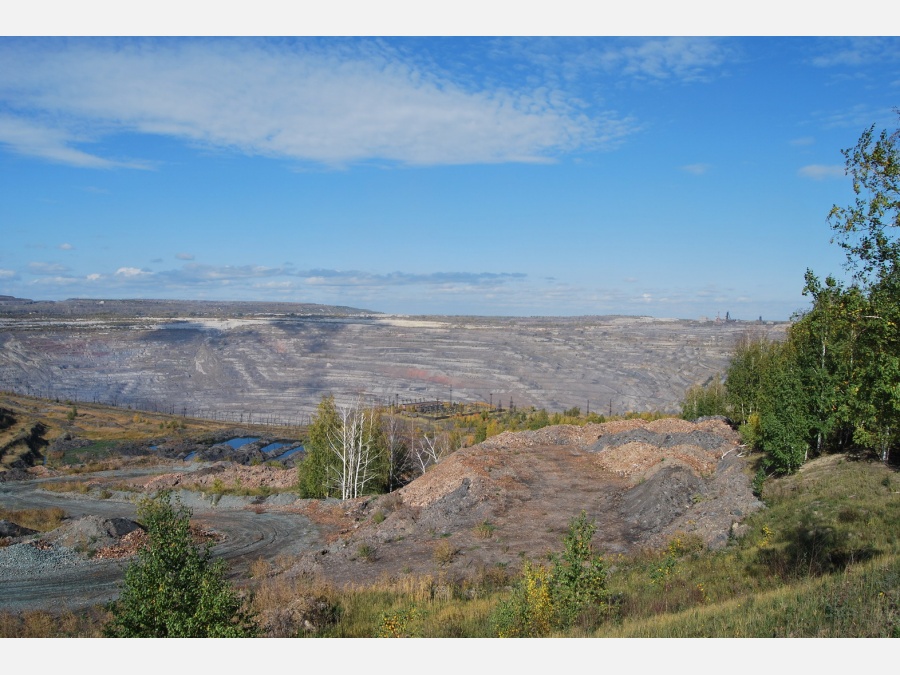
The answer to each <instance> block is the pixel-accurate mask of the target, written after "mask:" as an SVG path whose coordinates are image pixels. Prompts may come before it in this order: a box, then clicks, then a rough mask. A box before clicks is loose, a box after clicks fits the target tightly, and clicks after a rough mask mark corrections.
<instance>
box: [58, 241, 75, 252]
mask: <svg viewBox="0 0 900 675" xmlns="http://www.w3.org/2000/svg"><path fill="white" fill-rule="evenodd" d="M58 248H59V249H60V250H61V251H72V250H74V249H75V247H74V246H72V244H70V243H68V242H66V243H65V244H60V245H59V247H58Z"/></svg>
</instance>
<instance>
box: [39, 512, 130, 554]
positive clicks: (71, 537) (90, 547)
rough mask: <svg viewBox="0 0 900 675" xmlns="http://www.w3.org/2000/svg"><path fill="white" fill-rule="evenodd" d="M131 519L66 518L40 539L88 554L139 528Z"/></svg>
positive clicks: (110, 544)
mask: <svg viewBox="0 0 900 675" xmlns="http://www.w3.org/2000/svg"><path fill="white" fill-rule="evenodd" d="M140 527H141V526H140V525H138V524H137V523H136V522H134V521H133V520H128V519H127V518H101V517H99V516H85V517H84V518H76V519H73V520H68V521H66V522H64V523H63V524H62V525H60V526H59V527H57V528H56V529H55V530H53V531H52V532H47V533H46V534H44V535H43V536H42V537H41V541H42V542H45V543H47V544H53V545H56V546H65V547H67V548H72V549H75V550H76V551H78V552H79V553H84V554H86V555H88V556H92V555H94V554H95V553H96V552H97V551H99V550H100V549H102V548H106V547H108V546H112V545H113V544H115V543H116V542H117V541H118V540H119V539H120V538H121V537H123V536H125V535H127V534H128V533H129V532H133V531H135V530H138V529H140Z"/></svg>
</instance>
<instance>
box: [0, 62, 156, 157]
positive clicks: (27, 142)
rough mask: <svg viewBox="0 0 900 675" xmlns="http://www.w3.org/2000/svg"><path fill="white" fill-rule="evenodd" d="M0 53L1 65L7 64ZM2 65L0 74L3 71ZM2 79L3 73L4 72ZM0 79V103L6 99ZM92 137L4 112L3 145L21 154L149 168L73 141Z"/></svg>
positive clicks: (1, 122) (0, 134)
mask: <svg viewBox="0 0 900 675" xmlns="http://www.w3.org/2000/svg"><path fill="white" fill-rule="evenodd" d="M2 57H3V55H2V54H0V65H2V63H3V58H2ZM2 70H3V69H2V67H0V73H2ZM0 78H2V75H0ZM3 88H4V87H3V83H2V81H0V102H2V100H3V99H5V98H6V96H5V95H4V94H5V93H6V92H4V91H3ZM85 140H88V139H87V138H85V137H84V136H82V135H81V134H79V133H77V132H76V131H74V130H73V128H72V127H71V126H70V127H69V128H67V129H66V128H61V127H58V126H55V123H54V125H50V124H47V123H42V122H37V121H35V120H31V119H24V118H22V117H12V116H10V115H2V114H0V144H3V145H6V146H8V147H9V148H10V149H12V150H13V151H14V152H17V153H19V154H21V155H32V156H34V157H40V158H41V159H46V160H49V161H51V162H56V163H59V164H69V165H71V166H79V167H84V168H89V169H112V168H116V167H128V168H146V164H142V163H140V162H117V161H113V160H110V159H104V158H102V157H98V156H96V155H92V154H90V153H88V152H84V151H82V150H78V149H76V148H74V147H72V146H73V144H75V143H78V142H80V141H85Z"/></svg>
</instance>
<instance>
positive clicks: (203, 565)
mask: <svg viewBox="0 0 900 675" xmlns="http://www.w3.org/2000/svg"><path fill="white" fill-rule="evenodd" d="M138 515H139V517H140V518H141V520H142V521H143V524H144V526H145V528H146V530H147V536H148V543H147V545H146V546H145V547H144V548H142V549H141V551H140V552H139V553H138V560H137V561H135V562H134V563H132V564H131V565H129V567H128V569H127V570H126V571H125V585H124V588H123V589H122V594H121V595H120V597H119V599H118V601H116V602H115V603H114V604H112V605H111V607H110V610H111V612H112V615H113V618H112V620H111V621H110V622H109V623H108V624H107V625H106V627H105V628H104V634H105V635H106V636H107V637H252V636H254V635H255V634H256V632H257V628H256V624H255V622H254V620H253V617H251V616H250V615H249V614H248V613H247V612H246V611H245V610H244V609H243V606H242V602H241V599H240V597H238V595H237V593H236V592H235V590H234V589H233V588H232V587H231V585H230V584H229V583H228V581H227V580H226V579H225V565H224V563H223V562H222V561H220V560H216V561H214V560H212V559H211V558H212V553H211V550H210V548H211V547H210V545H209V544H206V545H205V546H203V547H201V546H199V545H198V544H196V543H195V542H194V540H193V538H192V536H191V531H190V511H189V510H188V509H187V507H185V506H183V505H182V504H181V503H180V502H179V501H177V500H176V501H175V503H174V504H173V503H172V502H171V500H170V496H169V494H168V493H163V494H162V495H160V496H158V497H156V498H155V499H145V500H144V501H143V502H142V503H141V506H140V508H139V511H138Z"/></svg>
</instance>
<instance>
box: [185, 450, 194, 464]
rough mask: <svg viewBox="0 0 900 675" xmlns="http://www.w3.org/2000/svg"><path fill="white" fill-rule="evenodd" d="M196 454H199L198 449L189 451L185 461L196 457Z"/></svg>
mask: <svg viewBox="0 0 900 675" xmlns="http://www.w3.org/2000/svg"><path fill="white" fill-rule="evenodd" d="M196 456H197V451H196V450H194V451H193V452H189V453H188V454H186V455H185V456H184V461H185V462H190V461H191V460H192V459H194V457H196Z"/></svg>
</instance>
